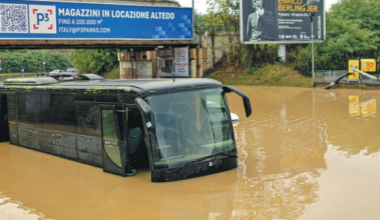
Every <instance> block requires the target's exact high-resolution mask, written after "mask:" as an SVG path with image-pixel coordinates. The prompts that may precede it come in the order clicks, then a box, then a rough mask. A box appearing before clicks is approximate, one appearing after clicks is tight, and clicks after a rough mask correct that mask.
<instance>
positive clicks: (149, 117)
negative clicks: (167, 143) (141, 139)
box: [135, 97, 155, 131]
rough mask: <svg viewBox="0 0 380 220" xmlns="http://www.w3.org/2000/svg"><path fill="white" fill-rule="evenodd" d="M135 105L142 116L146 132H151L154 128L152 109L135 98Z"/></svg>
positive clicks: (141, 100) (140, 99)
mask: <svg viewBox="0 0 380 220" xmlns="http://www.w3.org/2000/svg"><path fill="white" fill-rule="evenodd" d="M135 104H136V105H137V108H138V109H139V110H140V112H141V113H142V114H143V115H144V118H145V125H146V128H147V129H148V131H152V130H153V129H154V128H155V123H154V114H153V110H152V108H151V107H150V106H149V105H148V103H146V101H144V100H143V99H142V98H139V97H137V98H136V99H135Z"/></svg>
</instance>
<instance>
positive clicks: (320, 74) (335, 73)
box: [314, 70, 378, 83]
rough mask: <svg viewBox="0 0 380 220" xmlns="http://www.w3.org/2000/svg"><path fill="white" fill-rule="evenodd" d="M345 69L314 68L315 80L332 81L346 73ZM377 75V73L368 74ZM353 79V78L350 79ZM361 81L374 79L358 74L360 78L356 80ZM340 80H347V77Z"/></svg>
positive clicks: (367, 81)
mask: <svg viewBox="0 0 380 220" xmlns="http://www.w3.org/2000/svg"><path fill="white" fill-rule="evenodd" d="M347 72H348V71H347V70H316V71H314V73H315V82H329V83H330V82H334V81H335V80H336V79H338V78H339V77H341V76H343V75H344V74H346V73H347ZM370 75H374V76H376V77H378V75H377V74H370ZM352 81H353V80H352ZM358 81H359V82H362V83H373V82H375V81H376V80H373V79H371V78H370V77H367V76H365V75H362V74H360V78H359V80H358ZM340 82H348V78H345V79H342V80H341V81H340Z"/></svg>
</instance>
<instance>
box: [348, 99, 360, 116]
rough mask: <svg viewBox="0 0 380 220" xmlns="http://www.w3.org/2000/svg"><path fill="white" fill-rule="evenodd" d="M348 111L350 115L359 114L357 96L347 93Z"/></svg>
mask: <svg viewBox="0 0 380 220" xmlns="http://www.w3.org/2000/svg"><path fill="white" fill-rule="evenodd" d="M348 103H349V104H348V111H349V113H350V115H351V116H359V115H360V106H359V96H357V95H349V96H348Z"/></svg>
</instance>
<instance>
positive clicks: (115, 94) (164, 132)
mask: <svg viewBox="0 0 380 220" xmlns="http://www.w3.org/2000/svg"><path fill="white" fill-rule="evenodd" d="M78 77H80V78H82V79H84V80H76V81H71V82H58V81H57V80H55V79H53V78H50V77H36V78H14V79H7V80H5V81H4V84H3V85H0V94H1V106H2V108H1V116H2V118H4V120H2V122H1V123H2V124H1V123H0V126H1V128H0V129H1V136H2V137H1V140H2V141H7V140H10V143H11V144H14V145H19V146H22V147H26V148H30V149H35V150H38V151H42V152H46V153H50V154H53V155H58V156H61V157H65V158H68V159H71V160H75V161H79V162H83V163H87V164H91V165H95V166H99V167H102V168H103V171H105V172H110V173H114V174H118V175H122V176H128V175H134V174H135V173H136V170H135V168H134V167H137V166H139V165H141V164H144V162H145V163H146V164H149V167H150V170H151V176H152V181H153V182H164V181H175V180H181V179H187V178H192V177H198V176H203V175H207V174H212V173H217V172H221V171H225V170H229V169H232V168H235V167H236V166H237V151H236V144H235V138H234V133H233V128H232V123H231V116H230V113H229V108H228V105H227V100H226V96H225V93H228V92H231V91H233V92H235V93H237V94H238V95H240V96H241V97H242V98H243V103H244V106H245V110H246V115H247V117H248V116H249V115H250V114H251V107H250V102H249V99H248V97H247V96H245V95H244V94H243V93H241V92H240V91H238V90H236V89H235V88H233V87H229V86H222V84H221V83H220V82H218V81H215V80H210V79H176V80H172V79H170V80H167V79H165V80H164V79H154V80H153V79H150V80H104V79H103V78H101V77H99V76H97V75H93V74H84V75H79V76H78ZM7 132H8V133H7Z"/></svg>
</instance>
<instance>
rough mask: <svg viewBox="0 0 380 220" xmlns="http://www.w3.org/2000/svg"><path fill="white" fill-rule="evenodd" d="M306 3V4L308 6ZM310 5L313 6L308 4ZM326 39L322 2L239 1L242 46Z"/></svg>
mask: <svg viewBox="0 0 380 220" xmlns="http://www.w3.org/2000/svg"><path fill="white" fill-rule="evenodd" d="M308 2H309V3H308ZM310 2H313V5H309V6H308V4H310ZM310 15H313V33H314V34H313V35H314V41H315V42H323V41H324V40H325V39H326V28H325V27H326V25H325V10H324V0H266V1H263V0H240V38H241V41H242V42H243V43H245V44H260V43H278V44H282V43H310V42H311V19H310Z"/></svg>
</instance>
